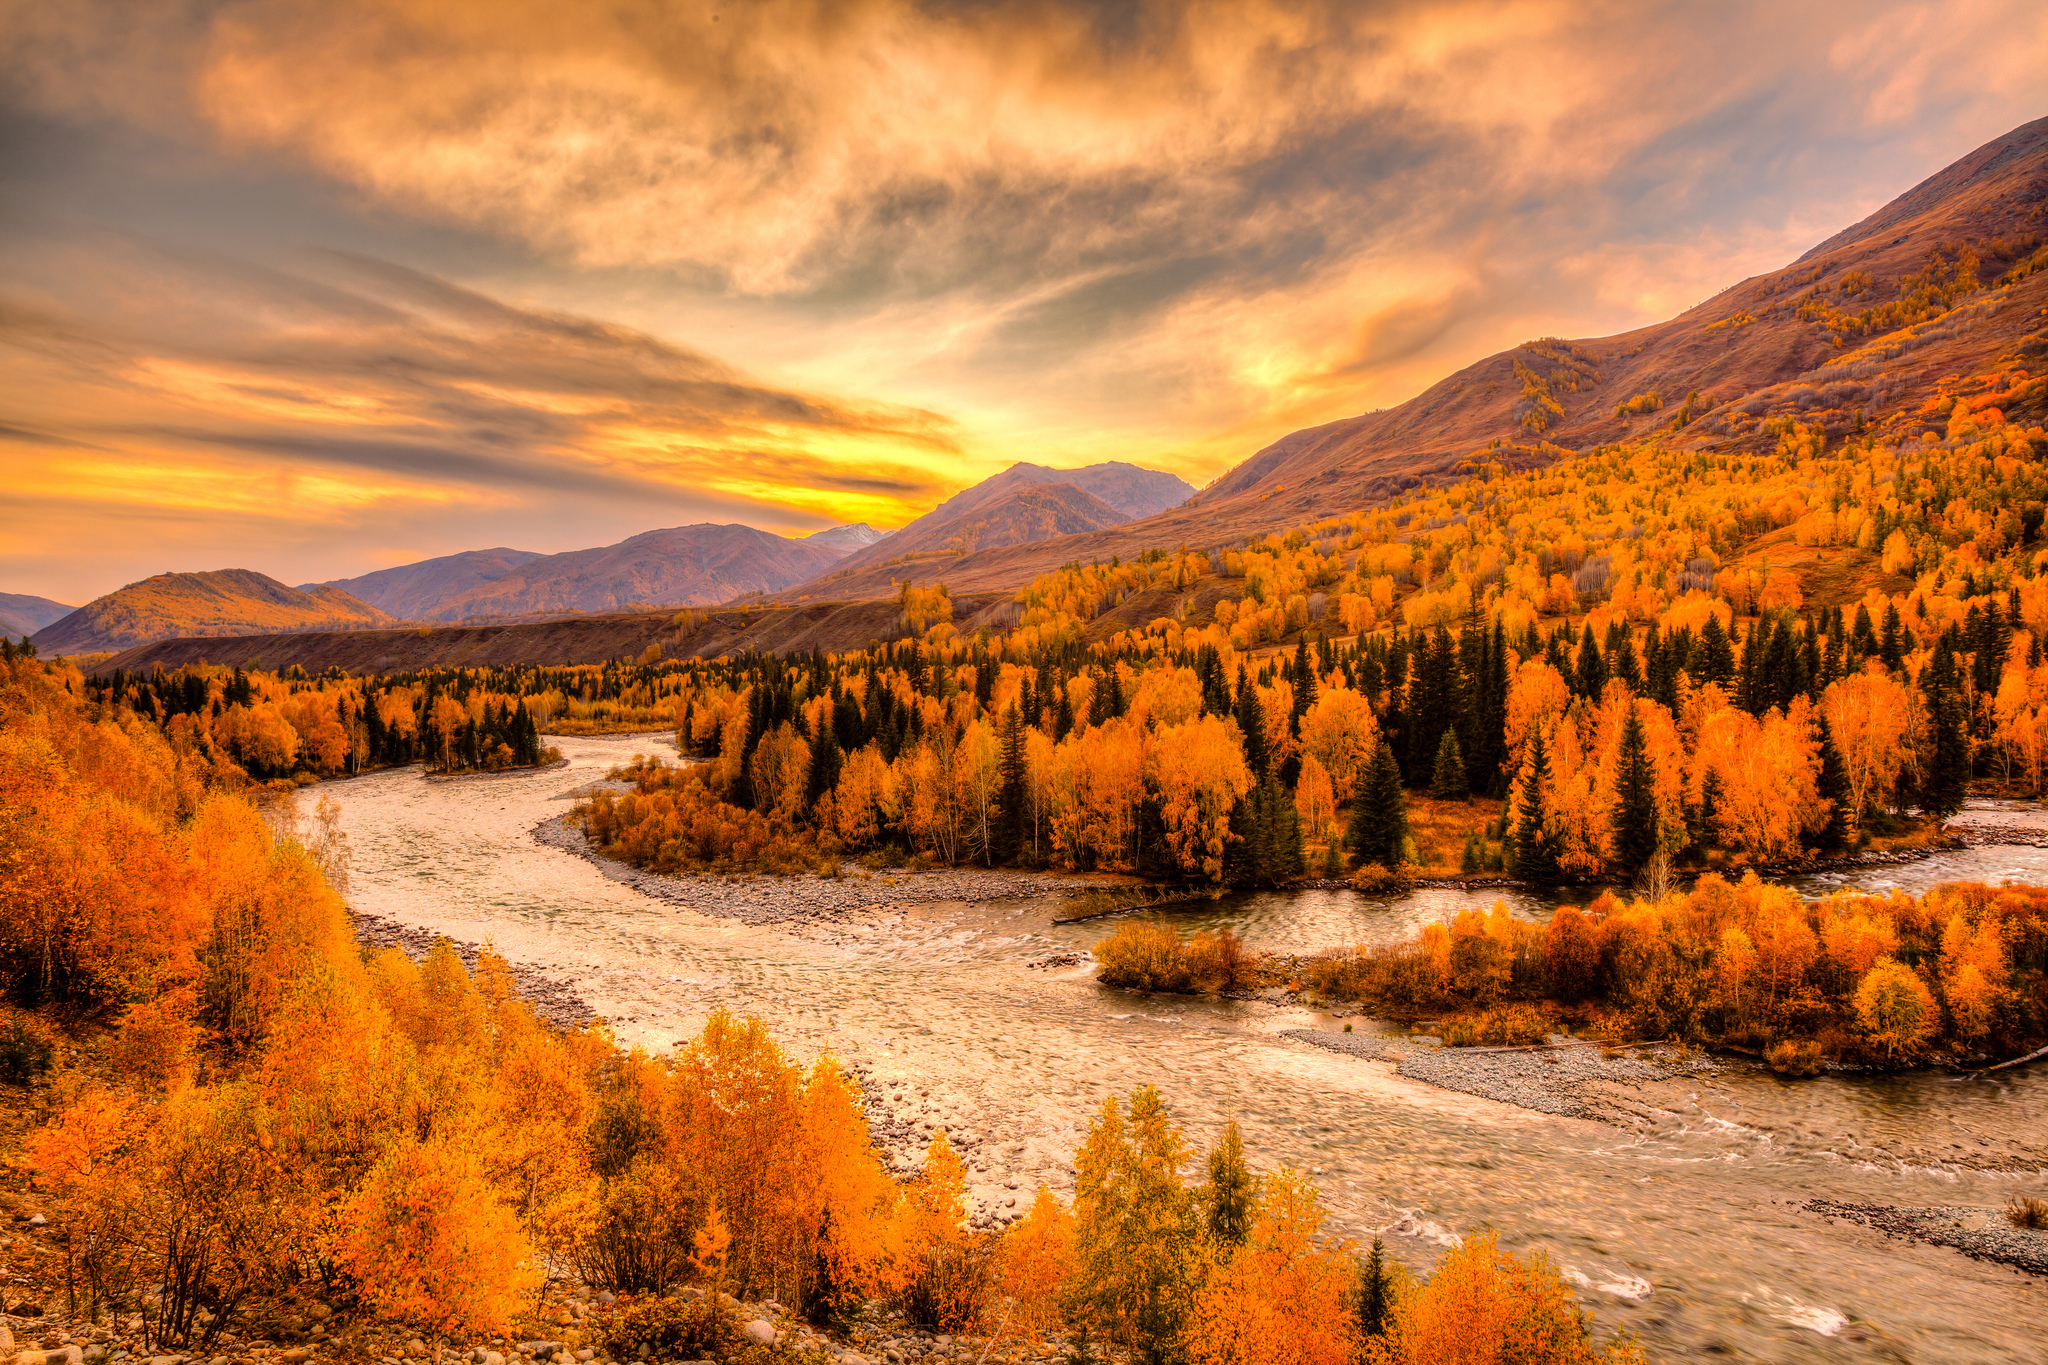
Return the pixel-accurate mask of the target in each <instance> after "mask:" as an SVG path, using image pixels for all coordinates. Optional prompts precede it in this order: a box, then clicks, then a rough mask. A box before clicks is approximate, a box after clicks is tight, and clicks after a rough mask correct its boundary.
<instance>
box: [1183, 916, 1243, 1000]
mask: <svg viewBox="0 0 2048 1365" xmlns="http://www.w3.org/2000/svg"><path fill="white" fill-rule="evenodd" d="M1253 961H1254V959H1253V956H1252V953H1251V950H1250V949H1248V948H1246V947H1245V946H1244V940H1243V939H1241V938H1239V937H1238V936H1237V934H1236V932H1235V931H1234V930H1232V929H1230V928H1228V927H1225V928H1222V929H1219V930H1217V931H1216V932H1215V933H1213V934H1197V935H1195V939H1194V942H1192V943H1190V944H1188V946H1187V962H1188V971H1189V973H1190V974H1191V975H1192V976H1193V977H1194V979H1195V980H1196V981H1198V982H1200V983H1201V985H1202V987H1203V988H1204V989H1205V990H1212V991H1230V990H1236V989H1237V988H1238V987H1239V986H1242V985H1244V984H1245V983H1246V982H1248V981H1249V980H1251V977H1252V974H1253Z"/></svg>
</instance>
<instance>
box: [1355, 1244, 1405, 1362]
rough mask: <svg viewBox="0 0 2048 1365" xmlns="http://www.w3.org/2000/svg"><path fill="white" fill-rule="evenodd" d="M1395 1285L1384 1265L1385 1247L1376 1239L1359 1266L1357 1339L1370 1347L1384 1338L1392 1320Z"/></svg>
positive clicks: (1388, 1268)
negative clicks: (1371, 1343) (1372, 1343)
mask: <svg viewBox="0 0 2048 1365" xmlns="http://www.w3.org/2000/svg"><path fill="white" fill-rule="evenodd" d="M1395 1292H1396V1281H1395V1278H1394V1272H1393V1269H1392V1268H1391V1267H1389V1266H1388V1264H1387V1244H1386V1243H1385V1242H1384V1241H1382V1240H1381V1239H1379V1238H1377V1237H1375V1238H1373V1239H1372V1250H1371V1251H1370V1252H1368V1253H1367V1254H1366V1257H1365V1259H1364V1260H1363V1261H1361V1262H1359V1265H1358V1299H1357V1302H1358V1335H1359V1336H1360V1337H1361V1338H1363V1339H1364V1340H1365V1341H1366V1342H1368V1343H1370V1342H1373V1341H1376V1340H1378V1339H1379V1338H1380V1337H1383V1336H1385V1335H1386V1334H1387V1328H1388V1326H1389V1325H1390V1324H1391V1323H1392V1321H1393V1317H1394V1296H1395Z"/></svg>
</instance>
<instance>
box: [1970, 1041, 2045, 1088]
mask: <svg viewBox="0 0 2048 1365" xmlns="http://www.w3.org/2000/svg"><path fill="white" fill-rule="evenodd" d="M2043 1057H2048V1047H2042V1048H2035V1049H2034V1050H2033V1051H2032V1052H2029V1053H2028V1054H2027V1055H2026V1056H2024V1057H2015V1058H2013V1059H2012V1060H2011V1061H2009V1062H2000V1063H1999V1064H1998V1065H1997V1066H1987V1067H1985V1068H1984V1070H1983V1071H1978V1072H1975V1073H1973V1074H1972V1075H1971V1077H1970V1079H1972V1080H1975V1079H1976V1078H1977V1077H1978V1076H1982V1075H1984V1074H1985V1073H1986V1072H1991V1071H2003V1070H2005V1069H2006V1068H2007V1067H2009V1066H2025V1065H2026V1064H2027V1063H2028V1062H2033V1061H2039V1060H2040V1059H2041V1058H2043Z"/></svg>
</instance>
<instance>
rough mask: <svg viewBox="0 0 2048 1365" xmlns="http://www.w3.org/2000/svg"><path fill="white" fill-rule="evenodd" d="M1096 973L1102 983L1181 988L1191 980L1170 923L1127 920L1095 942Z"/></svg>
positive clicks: (1183, 950) (1143, 988)
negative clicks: (1097, 965)
mask: <svg viewBox="0 0 2048 1365" xmlns="http://www.w3.org/2000/svg"><path fill="white" fill-rule="evenodd" d="M1095 960H1096V962H1098V963H1099V964H1101V965H1100V968H1099V970H1098V971H1097V973H1096V975H1097V977H1098V978H1099V979H1100V980H1101V982H1102V984H1104V985H1105V986H1128V987H1130V988H1131V989H1133V990H1141V991H1184V990H1186V989H1187V988H1188V986H1189V985H1190V984H1191V983H1192V981H1193V973H1192V970H1191V968H1190V966H1189V963H1188V954H1187V949H1186V947H1185V945H1183V944H1182V943H1181V939H1180V935H1179V934H1177V933H1175V932H1174V931H1173V929H1172V927H1171V926H1170V925H1166V924H1162V923H1161V922H1159V921H1158V920H1130V921H1128V922H1127V923H1124V924H1121V925H1118V926H1117V928H1116V931H1115V932H1114V933H1112V934H1110V935H1109V937H1107V938H1105V939H1103V940H1102V942H1100V943H1098V944H1096V945H1095Z"/></svg>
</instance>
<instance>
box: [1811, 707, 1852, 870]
mask: <svg viewBox="0 0 2048 1365" xmlns="http://www.w3.org/2000/svg"><path fill="white" fill-rule="evenodd" d="M1816 728H1817V730H1818V734H1819V738H1820V774H1819V777H1818V778H1817V779H1816V781H1815V784H1814V789H1815V791H1816V792H1817V793H1818V794H1819V796H1820V799H1821V800H1823V801H1825V802H1827V804H1828V810H1827V818H1826V819H1825V820H1824V821H1823V822H1822V824H1821V827H1820V828H1819V829H1818V830H1816V831H1815V832H1814V836H1813V838H1814V842H1815V843H1816V844H1818V845H1819V846H1820V847H1822V848H1825V849H1837V848H1840V847H1841V846H1842V845H1843V844H1844V843H1846V842H1847V841H1848V835H1849V776H1848V773H1847V772H1845V771H1844V769H1843V765H1842V754H1841V751H1840V750H1839V749H1837V748H1835V737H1834V731H1833V729H1832V728H1831V727H1830V726H1829V725H1828V716H1827V710H1826V708H1825V707H1823V708H1822V710H1821V712H1820V714H1819V716H1818V717H1817V718H1816Z"/></svg>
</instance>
